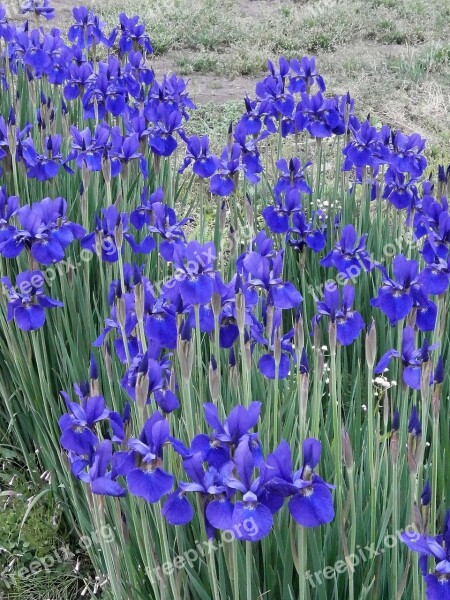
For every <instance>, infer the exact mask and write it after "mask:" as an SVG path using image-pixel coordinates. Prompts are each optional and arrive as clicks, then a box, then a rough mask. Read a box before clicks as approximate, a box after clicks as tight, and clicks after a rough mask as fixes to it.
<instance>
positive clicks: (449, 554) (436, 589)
mask: <svg viewBox="0 0 450 600" xmlns="http://www.w3.org/2000/svg"><path fill="white" fill-rule="evenodd" d="M400 539H401V540H402V542H403V543H405V544H406V545H407V546H408V548H409V549H410V550H412V551H413V552H418V553H419V554H420V555H421V556H426V557H433V558H434V559H435V561H436V563H437V564H436V566H435V567H434V571H433V572H432V573H428V568H427V567H425V569H424V572H423V576H424V578H425V583H426V594H427V600H449V599H450V511H447V513H446V515H445V521H444V529H443V531H442V533H441V534H439V535H437V536H434V537H432V536H427V535H418V534H417V531H415V530H414V531H410V532H409V531H405V532H403V533H402V534H401V535H400ZM422 564H423V563H422ZM425 564H426V563H425Z"/></svg>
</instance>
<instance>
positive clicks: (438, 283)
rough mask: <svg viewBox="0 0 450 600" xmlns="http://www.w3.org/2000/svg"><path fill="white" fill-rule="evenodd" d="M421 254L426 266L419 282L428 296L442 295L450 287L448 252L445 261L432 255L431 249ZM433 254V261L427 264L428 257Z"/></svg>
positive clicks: (449, 256)
mask: <svg viewBox="0 0 450 600" xmlns="http://www.w3.org/2000/svg"><path fill="white" fill-rule="evenodd" d="M422 254H423V256H424V258H425V260H426V262H427V265H426V267H425V268H424V269H423V271H422V272H421V273H420V275H419V277H418V280H419V282H420V283H421V284H422V285H423V287H424V288H425V289H426V290H427V292H428V294H437V295H440V294H444V293H445V292H446V291H447V289H448V287H449V285H450V251H449V250H447V256H446V257H445V259H444V258H441V257H440V256H438V254H436V253H434V252H433V249H432V248H431V247H430V249H428V251H425V250H424V251H423V252H422ZM433 254H434V258H433V260H432V261H430V262H428V260H429V258H430V255H433Z"/></svg>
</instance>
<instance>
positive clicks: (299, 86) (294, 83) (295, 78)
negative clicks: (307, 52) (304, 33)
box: [288, 56, 325, 94]
mask: <svg viewBox="0 0 450 600" xmlns="http://www.w3.org/2000/svg"><path fill="white" fill-rule="evenodd" d="M289 66H290V68H291V71H292V73H293V74H292V75H290V76H289V88H288V89H289V91H290V92H291V93H292V94H295V93H297V92H300V93H303V92H306V93H307V94H309V91H310V89H311V87H312V86H313V85H314V84H317V87H318V88H319V91H320V92H324V91H325V82H324V80H323V77H322V75H320V73H319V72H318V71H317V69H316V59H315V58H314V57H313V56H312V57H311V58H309V57H308V56H303V57H302V58H301V59H300V60H297V59H296V58H291V60H290V63H289Z"/></svg>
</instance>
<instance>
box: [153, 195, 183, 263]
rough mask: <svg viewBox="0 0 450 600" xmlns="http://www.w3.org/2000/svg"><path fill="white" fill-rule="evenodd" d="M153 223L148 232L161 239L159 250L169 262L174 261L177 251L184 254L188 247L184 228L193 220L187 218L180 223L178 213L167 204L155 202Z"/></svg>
mask: <svg viewBox="0 0 450 600" xmlns="http://www.w3.org/2000/svg"><path fill="white" fill-rule="evenodd" d="M152 210H153V223H152V224H151V225H148V231H150V232H151V233H156V234H157V236H158V237H159V238H160V239H159V245H158V250H159V253H160V254H161V256H162V257H163V258H164V260H165V261H167V262H172V261H173V260H174V254H175V249H176V248H179V249H180V250H181V252H183V250H184V247H185V245H186V236H185V233H184V231H183V227H184V226H185V225H186V224H187V223H189V221H191V220H192V218H191V217H185V218H184V219H181V221H178V219H177V215H176V212H175V211H174V209H173V208H170V206H168V205H167V204H163V203H162V202H154V203H153V205H152Z"/></svg>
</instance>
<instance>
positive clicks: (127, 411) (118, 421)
mask: <svg viewBox="0 0 450 600" xmlns="http://www.w3.org/2000/svg"><path fill="white" fill-rule="evenodd" d="M130 422H131V407H130V404H129V403H128V402H127V403H126V404H125V408H124V409H123V413H122V414H119V413H118V412H115V411H110V413H109V423H110V425H111V429H112V437H111V441H113V442H117V443H119V444H126V443H127V440H128V430H129V425H130Z"/></svg>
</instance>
